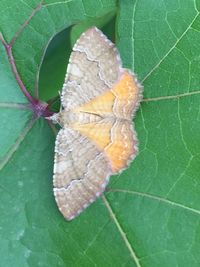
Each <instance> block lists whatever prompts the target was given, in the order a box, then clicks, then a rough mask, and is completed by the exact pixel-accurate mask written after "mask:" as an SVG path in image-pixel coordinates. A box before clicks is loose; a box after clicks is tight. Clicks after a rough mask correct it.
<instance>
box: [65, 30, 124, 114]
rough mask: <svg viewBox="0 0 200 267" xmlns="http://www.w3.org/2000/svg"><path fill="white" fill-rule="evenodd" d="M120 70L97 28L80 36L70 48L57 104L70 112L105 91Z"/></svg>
mask: <svg viewBox="0 0 200 267" xmlns="http://www.w3.org/2000/svg"><path fill="white" fill-rule="evenodd" d="M122 72H123V69H122V68H121V59H120V56H119V53H118V51H117V49H116V47H115V46H114V44H113V43H112V42H111V41H110V40H108V38H107V37H106V36H105V35H104V34H103V33H102V32H101V31H100V30H98V29H97V28H95V27H93V28H91V29H89V30H87V31H86V32H85V33H83V34H82V35H81V37H80V38H79V39H78V41H77V42H76V44H75V45H74V47H73V52H72V54H71V57H70V60H69V65H68V68H67V75H66V78H65V82H64V85H63V89H62V96H61V102H62V105H63V107H64V108H65V109H66V110H71V109H73V108H75V107H77V106H79V105H82V104H84V103H86V102H88V101H90V100H91V99H94V98H95V97H97V96H99V95H100V94H102V93H103V92H105V91H107V90H109V88H111V87H112V86H113V85H114V84H115V83H116V82H117V81H118V80H119V78H120V76H121V73H122Z"/></svg>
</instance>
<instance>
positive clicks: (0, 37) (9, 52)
mask: <svg viewBox="0 0 200 267" xmlns="http://www.w3.org/2000/svg"><path fill="white" fill-rule="evenodd" d="M0 40H1V42H2V44H3V45H4V47H5V49H6V53H7V56H8V60H9V62H10V65H11V68H12V71H13V74H14V75H15V78H16V81H17V83H18V85H19V87H20V88H21V90H22V92H23V94H24V95H25V97H26V98H27V99H28V101H29V102H30V103H31V104H33V105H34V104H35V102H36V99H34V98H33V97H32V96H31V95H30V94H29V92H28V91H27V89H26V87H25V85H24V83H23V81H22V79H21V77H20V75H19V73H18V71H17V67H16V64H15V60H14V57H13V53H12V46H11V45H10V44H7V43H6V41H5V39H4V37H3V35H2V33H0Z"/></svg>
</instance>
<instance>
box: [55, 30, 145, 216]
mask: <svg viewBox="0 0 200 267" xmlns="http://www.w3.org/2000/svg"><path fill="white" fill-rule="evenodd" d="M141 98H142V87H141V86H140V84H139V82H138V81H137V79H136V77H135V75H134V74H133V73H131V71H130V70H128V69H125V68H123V67H122V62H121V58H120V55H119V53H118V51H117V48H116V47H115V45H114V44H113V43H112V42H111V41H110V40H109V39H108V38H107V37H106V36H105V35H104V34H103V33H102V32H101V31H100V30H99V29H97V28H96V27H93V28H90V29H88V30H87V31H86V32H84V33H82V35H81V36H80V38H79V39H78V40H77V42H76V43H75V45H74V47H73V51H72V53H71V56H70V60H69V64H68V68H67V73H66V77H65V81H64V85H63V88H62V93H61V105H62V109H61V111H60V112H59V113H57V114H54V115H53V116H52V117H51V119H52V120H53V121H54V122H57V123H59V124H60V125H61V130H59V132H58V135H57V137H56V142H55V159H54V176H53V186H54V195H55V200H56V202H57V205H58V208H59V210H60V211H61V213H62V214H63V216H64V217H65V218H66V219H67V220H72V219H73V218H75V217H76V216H77V215H79V214H80V213H81V212H82V211H83V210H84V209H85V208H87V207H88V206H89V205H90V204H91V203H92V202H94V201H95V199H96V198H97V197H99V196H100V195H101V194H102V193H103V192H104V190H105V187H106V185H107V183H108V181H109V177H110V176H111V175H113V174H117V173H119V172H121V171H122V170H123V169H125V168H127V167H128V165H129V163H130V162H131V161H132V160H133V159H134V158H135V156H136V154H137V151H138V146H137V136H136V133H135V130H134V125H133V122H132V119H133V116H134V114H135V111H136V110H137V108H138V106H139V103H140V101H141Z"/></svg>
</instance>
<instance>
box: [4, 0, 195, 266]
mask: <svg viewBox="0 0 200 267" xmlns="http://www.w3.org/2000/svg"><path fill="white" fill-rule="evenodd" d="M37 5H38V1H36V0H24V1H17V0H14V1H13V0H12V1H11V0H9V1H4V0H3V1H0V31H1V32H2V34H3V36H4V38H5V39H6V41H7V42H9V41H10V40H11V39H12V38H13V36H15V35H16V33H17V39H16V42H15V44H14V46H13V53H14V57H15V60H16V63H17V68H18V70H19V73H20V75H21V77H22V80H23V81H24V83H25V85H26V87H27V88H28V90H29V91H30V92H31V94H32V95H34V96H37V95H39V97H40V98H42V99H43V100H45V101H47V100H49V99H50V98H51V97H54V96H55V95H56V94H58V93H56V92H57V91H58V90H60V89H59V86H61V84H62V81H63V79H64V72H65V68H66V64H67V58H68V57H69V54H70V50H71V48H70V38H71V40H72V42H74V38H75V36H78V35H77V33H80V31H81V30H83V29H84V27H85V25H91V23H92V24H93V23H95V22H96V23H95V24H97V25H100V26H103V25H104V24H105V23H107V22H108V20H109V19H112V17H113V14H114V12H115V11H116V8H117V19H116V26H115V30H116V43H117V45H118V48H119V50H120V53H121V56H122V59H123V62H124V66H126V67H129V68H131V69H132V70H134V71H135V72H136V73H137V75H138V78H139V79H140V81H141V82H142V83H143V85H144V101H143V102H142V105H141V107H140V109H139V111H138V113H137V116H136V118H135V127H136V130H137V133H138V138H139V141H140V146H139V148H140V153H139V155H138V157H137V158H136V160H135V161H134V162H133V163H132V164H131V166H130V168H129V169H127V170H126V171H124V172H123V173H122V174H120V175H118V176H114V177H112V178H111V182H110V184H109V190H108V191H107V192H106V193H105V195H104V197H103V198H101V199H99V200H97V201H96V202H95V203H94V204H93V205H92V206H91V207H90V208H88V209H87V210H86V211H85V212H84V213H82V214H81V215H80V216H79V217H78V218H76V219H75V220H73V221H72V222H66V221H65V220H64V219H63V217H62V215H61V214H60V213H59V211H58V209H57V207H56V204H55V201H54V197H53V193H52V168H53V150H54V140H55V134H54V133H53V131H52V129H51V128H50V127H49V125H48V123H47V122H46V121H45V120H44V119H42V118H40V119H39V120H37V121H35V122H34V121H32V114H31V112H30V111H29V109H27V106H26V104H27V100H26V98H25V97H24V96H23V94H22V93H21V91H20V89H19V87H18V85H17V82H16V81H15V78H14V76H13V73H12V71H11V68H10V65H9V63H8V59H7V57H6V52H5V49H4V47H3V45H2V44H1V43H0V110H1V114H2V118H3V119H2V120H1V126H0V140H1V142H0V167H1V172H0V199H1V204H0V212H1V217H0V236H1V239H0V255H1V261H0V266H2V267H3V266H8V267H10V266H16V267H18V266H19V267H21V266H25V267H26V266H32V267H36V266H42V267H43V266H44V267H45V266H53V267H54V266H55V267H57V266H62V267H64V266H73V267H74V266H77V267H78V266H87V267H88V266H99V267H103V266H127V267H128V266H131V267H132V266H136V267H171V266H173V267H174V266H185V267H188V266H191V267H197V266H199V265H200V256H199V255H200V254H199V251H200V208H199V203H200V134H199V132H200V76H199V71H200V56H199V55H200V46H199V43H200V15H199V10H200V1H199V0H196V2H195V1H194V0H162V1H156V0H148V1H147V0H121V1H120V3H119V4H116V1H114V0H98V1H93V0H72V1H70V0H69V1H64V0H59V1H55V0H48V1H43V2H42V5H41V7H40V6H38V8H37ZM31 14H32V18H31V20H27V19H28V18H29V17H30V16H31ZM24 21H27V22H28V23H25V24H27V25H26V26H25V27H24V28H23V30H22V31H19V29H20V27H21V26H22V25H23V23H24ZM74 24H76V26H74V27H73V30H72V32H71V33H70V28H69V26H72V25H74ZM111 27H112V31H113V32H114V26H113V22H111V24H110V25H109V26H105V28H104V30H105V32H107V33H110V36H112V33H111V32H110V28H111ZM63 29H67V30H66V31H64V32H62V33H60V34H59V35H57V36H56V37H55V38H54V40H53V42H52V43H51V44H50V48H49V49H48V51H47V53H46V56H45V61H44V63H43V66H42V68H41V62H42V59H43V57H44V52H45V50H46V48H47V45H48V43H49V41H50V40H51V38H52V37H53V36H55V35H56V34H57V33H59V32H60V31H61V30H63ZM65 43H66V50H65ZM59 60H60V64H59ZM54 65H55V68H54ZM40 69H41V73H40V75H41V77H40V83H39V88H38V75H39V72H40ZM52 77H53V78H54V79H55V81H54V80H53V79H52ZM48 79H50V81H49V82H48ZM51 79H52V80H51ZM51 84H53V85H54V86H55V88H54V86H52V85H51Z"/></svg>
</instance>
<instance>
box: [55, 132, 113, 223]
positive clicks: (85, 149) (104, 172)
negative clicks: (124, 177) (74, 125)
mask: <svg viewBox="0 0 200 267" xmlns="http://www.w3.org/2000/svg"><path fill="white" fill-rule="evenodd" d="M111 172H112V171H111V166H110V163H109V161H108V160H107V158H106V157H105V155H104V154H103V153H102V152H100V151H99V150H98V149H97V147H96V146H95V144H94V143H93V142H91V141H90V140H89V139H88V138H87V137H84V136H82V135H81V134H79V133H78V132H77V131H74V130H73V129H68V128H66V129H61V130H60V131H59V133H58V135H57V138H56V147H55V161H54V177H53V184H54V195H55V199H56V202H57V205H58V208H59V210H60V211H61V213H62V214H63V216H64V217H65V218H66V219H67V220H71V219H73V218H74V217H76V216H77V215H78V214H79V213H80V212H81V211H82V210H83V209H85V208H86V207H87V206H88V205H89V204H90V203H92V202H93V201H94V200H95V199H96V198H97V197H98V196H100V195H101V193H102V192H103V191H104V189H105V186H106V185H107V183H108V179H109V176H110V174H111Z"/></svg>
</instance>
